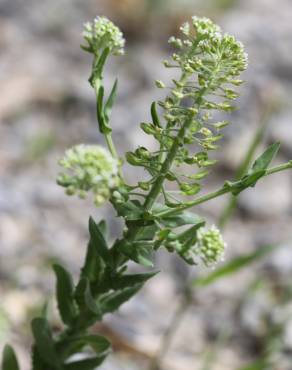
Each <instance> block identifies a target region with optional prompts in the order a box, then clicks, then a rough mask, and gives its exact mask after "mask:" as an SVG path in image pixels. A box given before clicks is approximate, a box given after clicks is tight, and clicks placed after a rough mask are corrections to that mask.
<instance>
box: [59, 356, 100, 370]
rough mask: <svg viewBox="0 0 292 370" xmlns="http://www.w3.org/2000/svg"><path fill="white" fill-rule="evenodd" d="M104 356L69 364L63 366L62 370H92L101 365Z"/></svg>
mask: <svg viewBox="0 0 292 370" xmlns="http://www.w3.org/2000/svg"><path fill="white" fill-rule="evenodd" d="M105 358H106V355H103V356H100V357H94V358H89V359H85V360H81V361H74V362H70V363H69V364H66V365H64V366H63V369H64V370H94V369H96V368H97V367H98V366H99V365H101V364H102V363H103V361H104V360H105Z"/></svg>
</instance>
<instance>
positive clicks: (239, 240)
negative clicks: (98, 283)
mask: <svg viewBox="0 0 292 370" xmlns="http://www.w3.org/2000/svg"><path fill="white" fill-rule="evenodd" d="M149 3H150V1H149ZM158 3H159V4H160V7H159V8H158V6H157V9H156V8H155V6H154V5H155V2H154V5H153V6H154V8H155V9H156V10H155V11H156V13H151V12H150V11H149V9H148V10H147V7H146V6H144V7H143V1H142V0H140V1H138V0H135V1H134V0H131V1H130V0H127V1H126V0H123V1H114V0H111V1H101V0H95V1H94V0H89V1H84V2H83V1H77V0H75V1H68V0H62V1H60V0H58V1H57V0H51V1H43V2H40V1H36V0H26V1H25V2H23V1H20V0H12V1H11V0H6V1H5V0H2V1H0V31H1V32H0V35H1V36H0V49H1V58H0V81H1V92H2V93H1V100H0V177H1V182H0V246H1V248H0V294H1V297H2V299H1V304H0V347H1V346H2V344H3V343H4V342H6V341H10V342H12V343H13V344H14V345H15V348H16V350H17V352H18V354H19V357H20V359H21V363H22V369H23V370H28V369H29V353H28V347H29V344H30V340H31V338H30V333H29V324H28V323H29V320H30V318H31V317H32V316H33V315H34V314H35V313H36V312H38V310H39V309H40V307H41V305H42V304H43V302H44V300H45V299H47V298H48V297H51V296H52V294H53V288H54V287H53V285H54V279H53V274H52V272H51V269H50V265H51V263H52V261H54V260H60V261H62V262H63V263H64V264H65V265H66V266H67V267H68V268H69V269H70V270H71V271H72V272H73V273H74V274H75V276H77V274H78V271H79V268H80V264H81V262H82V258H83V256H84V252H85V245H86V240H87V219H88V215H89V214H92V215H93V216H94V217H95V218H97V219H98V218H101V217H103V218H105V219H107V220H110V228H111V231H112V238H114V237H115V235H117V233H118V231H119V230H120V228H121V225H120V224H119V222H118V221H114V220H113V212H112V210H111V209H110V208H106V207H104V208H101V209H98V210H96V209H94V208H93V207H92V204H91V202H90V200H86V201H82V202H81V201H79V200H78V199H73V198H70V199H69V198H68V197H65V196H64V193H63V190H62V189H61V188H59V187H58V186H57V185H56V184H55V178H56V174H57V172H58V168H57V160H58V158H60V156H61V155H62V153H63V151H64V149H65V148H67V147H69V146H71V145H72V144H75V143H79V142H84V143H96V142H97V143H102V139H101V138H100V136H99V135H98V132H97V126H96V123H95V103H94V97H93V94H92V92H91V90H90V88H89V86H88V83H87V78H88V73H89V66H90V58H89V57H88V56H86V55H84V53H82V52H81V51H80V50H79V47H78V46H79V44H80V43H81V36H80V30H81V24H82V23H83V22H84V21H86V20H87V19H91V18H92V17H94V16H95V14H102V13H103V14H106V15H108V16H112V17H113V18H114V19H117V20H118V22H119V24H121V26H122V27H123V29H124V30H125V31H126V34H127V36H128V38H129V47H128V52H127V55H126V56H125V57H123V58H122V59H119V60H112V61H111V63H110V65H109V67H108V69H107V72H106V81H108V84H109V85H110V84H111V83H112V82H113V81H114V78H115V76H116V75H119V80H120V81H119V82H120V91H119V97H118V101H117V105H116V107H115V110H114V112H113V123H112V126H113V128H114V132H115V134H114V137H115V140H116V143H117V147H118V151H119V152H120V153H123V152H124V151H125V150H129V149H132V148H134V147H135V146H137V144H139V143H143V145H145V146H148V147H151V145H153V143H152V142H151V139H149V137H145V136H142V134H141V131H140V130H139V125H138V123H139V122H141V121H144V120H145V119H148V117H149V105H150V103H151V102H152V101H153V100H154V99H156V98H159V92H157V90H155V89H154V87H153V80H155V79H157V78H159V79H162V80H167V79H169V78H170V75H169V71H167V70H165V69H164V68H163V66H162V64H161V60H163V59H164V58H165V57H166V56H167V53H168V50H167V47H165V40H167V38H168V33H169V32H171V31H172V30H174V29H175V28H176V27H177V25H178V24H179V22H180V21H181V20H182V19H185V18H187V17H189V16H190V15H191V14H192V13H199V14H202V13H204V14H205V15H207V16H209V15H211V16H213V17H215V19H217V20H218V22H219V23H220V24H221V25H222V26H223V27H224V28H225V29H226V30H227V31H229V32H231V33H234V34H235V35H236V36H237V37H239V38H240V39H241V40H242V41H243V42H244V43H245V44H246V48H247V51H248V53H249V59H250V67H249V70H248V71H247V72H246V75H245V79H246V80H247V82H248V83H247V84H246V86H245V87H244V88H243V94H242V97H241V99H240V101H239V102H238V105H239V106H240V110H238V111H236V112H235V113H234V114H233V116H232V119H233V121H234V124H233V125H232V126H230V128H228V129H227V132H226V139H225V141H224V142H223V145H222V152H221V153H220V160H221V162H220V164H219V165H218V166H217V168H216V170H215V171H214V174H213V175H212V176H211V178H210V181H209V182H208V184H206V187H205V190H206V191H208V190H211V189H215V188H216V187H217V186H219V185H220V184H221V183H222V181H223V180H224V179H226V178H231V177H232V176H233V174H234V171H235V170H236V168H237V166H238V164H239V163H240V160H241V158H242V157H243V155H244V153H245V152H246V148H247V146H248V144H249V142H250V141H251V139H252V137H253V135H254V132H255V130H256V129H257V127H258V125H259V124H263V123H264V124H266V125H267V129H266V134H265V137H264V142H263V145H262V147H260V148H259V150H260V149H263V148H264V146H265V145H267V144H269V143H271V142H273V141H276V140H280V141H281V142H282V147H281V150H280V154H279V158H278V160H279V161H285V160H287V159H291V158H292V124H291V117H292V105H291V98H290V97H291V93H292V37H291V35H292V22H291V16H292V3H291V1H290V0H281V1H280V2H275V1H274V0H257V1H252V0H242V1H239V0H238V1H233V2H232V1H230V6H231V5H232V6H231V7H230V8H229V9H225V10H224V11H223V9H222V7H220V8H218V6H217V7H214V6H213V7H212V6H211V5H212V4H211V0H210V1H208V2H206V3H205V5H204V4H203V2H201V4H197V2H195V3H194V2H190V3H192V6H191V5H189V4H185V5H184V6H182V4H181V3H180V2H179V1H178V0H176V1H174V0H173V1H169V3H168V6H165V5H163V1H162V2H161V1H160V2H159V1H157V4H156V5H158ZM186 3H187V2H186ZM207 3H208V4H209V5H208V6H207ZM220 3H221V2H220ZM226 3H227V2H226ZM179 4H180V6H179ZM222 4H223V2H222ZM222 6H223V5H222ZM153 11H154V10H153ZM191 12H192V13H191ZM158 35H159V36H158ZM127 175H128V178H129V179H130V180H134V179H135V178H136V177H137V172H136V171H133V170H132V171H131V169H130V168H127ZM291 181H292V174H291V172H290V173H283V174H280V175H279V176H271V177H269V178H267V179H266V180H265V181H264V182H262V183H259V184H258V185H257V186H256V189H250V190H247V191H246V192H244V194H242V195H241V196H240V198H239V207H238V210H237V211H236V213H235V216H236V217H234V219H233V220H232V221H230V222H229V224H228V226H227V227H226V230H225V239H226V241H227V243H228V252H227V256H226V258H227V260H229V259H231V258H232V257H234V256H238V255H240V254H242V253H246V252H250V251H252V250H255V249H256V248H259V247H262V246H264V245H268V244H272V245H277V246H278V247H277V248H276V250H275V252H274V253H273V254H272V255H270V256H269V257H267V258H266V259H265V260H264V261H263V262H261V263H257V264H255V265H253V266H252V267H249V268H247V269H245V270H244V271H242V272H240V273H238V274H236V275H234V277H232V278H231V279H224V280H221V281H220V282H218V283H216V284H214V285H212V286H210V287H208V288H206V289H197V290H194V292H193V301H192V303H191V304H190V306H189V308H188V309H187V310H186V312H185V313H184V316H183V317H182V320H181V323H180V325H179V327H178V328H177V332H176V334H175V336H174V340H173V341H172V343H171V345H170V348H169V349H168V352H167V353H166V355H165V356H164V358H163V359H162V361H161V370H164V369H167V370H191V369H192V370H193V369H196V370H204V369H205V370H207V369H208V370H211V369H212V370H229V369H230V370H236V369H237V368H238V367H239V366H241V365H243V364H245V363H247V362H248V361H249V360H253V359H257V358H258V357H259V356H260V353H261V352H262V351H263V350H264V349H265V348H266V347H265V346H267V345H268V346H269V348H273V356H274V357H275V359H276V360H275V361H276V362H277V366H278V367H277V370H291V369H292V367H291V363H292V358H291V353H292V300H291V292H290V291H291V287H289V282H290V281H291V277H292V248H291V247H292V229H291V222H292V211H291V209H292V207H291V205H292V187H291ZM227 200H228V198H227V197H225V198H224V197H223V198H222V199H218V200H216V201H212V202H210V203H208V204H207V205H206V206H204V207H199V208H198V211H200V212H201V213H202V214H204V215H205V216H206V217H207V218H208V219H209V220H210V222H216V220H217V219H218V217H219V215H220V213H221V212H222V209H223V207H224V204H225V203H226V201H227ZM156 262H157V267H158V268H159V269H160V270H162V273H161V274H160V275H158V276H157V277H156V278H155V279H153V281H152V282H150V283H149V284H148V285H147V286H146V287H145V288H144V290H143V291H142V292H141V293H140V294H139V295H138V296H137V297H135V298H134V299H133V300H132V301H130V302H129V303H127V304H126V305H125V306H124V307H123V308H122V309H121V311H120V312H119V313H118V314H116V315H114V316H109V317H108V318H107V320H106V326H105V328H102V329H101V328H96V329H97V330H110V331H111V332H110V336H111V338H112V339H113V341H115V342H116V343H117V345H116V351H115V353H114V354H113V355H112V356H111V358H110V359H109V360H108V361H107V362H106V363H105V364H104V365H103V366H102V367H101V369H102V370H115V369H119V370H122V369H127V370H132V369H133V370H136V369H148V368H149V359H150V361H151V359H153V357H154V356H155V353H156V352H157V350H158V348H159V346H160V341H161V337H162V335H163V333H164V332H165V330H166V329H167V327H168V326H169V323H170V321H171V320H172V317H173V315H174V312H175V310H176V309H177V307H178V306H179V303H180V301H181V291H182V287H183V286H184V285H185V284H186V282H187V280H188V279H190V278H191V277H194V276H200V275H201V274H206V273H207V272H208V271H207V270H206V269H205V268H198V269H191V270H189V269H187V268H186V267H185V266H184V264H183V263H182V262H181V261H179V260H177V259H176V258H173V257H172V256H168V255H167V254H166V253H163V252H161V253H159V255H158V256H157V261H156ZM55 311H56V309H55V305H54V304H52V317H53V318H54V319H53V320H55V324H56V325H58V318H57V316H56V312H55ZM277 325H278V326H280V327H281V328H283V329H282V330H281V333H280V334H279V335H271V328H273V327H274V326H277ZM271 336H272V337H273V338H274V339H275V340H276V339H277V340H278V342H277V343H278V344H277V343H276V344H275V343H274V342H275V340H274V342H273V343H272V344H271V343H270V342H271V341H270V342H269V338H270V337H271ZM267 343H268V344H267ZM274 349H275V350H274ZM212 357H214V359H213V360H212ZM208 359H209V360H210V361H211V362H212V364H211V363H210V364H209V365H205V367H204V361H205V362H206V361H207V360H208ZM206 363H207V362H206ZM149 370H150V369H149ZM275 370H276V368H275Z"/></svg>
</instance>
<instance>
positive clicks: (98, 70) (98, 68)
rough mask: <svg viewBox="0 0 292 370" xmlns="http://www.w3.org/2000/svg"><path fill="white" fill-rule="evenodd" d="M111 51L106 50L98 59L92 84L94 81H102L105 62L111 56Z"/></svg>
mask: <svg viewBox="0 0 292 370" xmlns="http://www.w3.org/2000/svg"><path fill="white" fill-rule="evenodd" d="M109 53H110V49H109V48H105V49H104V51H103V52H102V54H101V55H100V57H99V58H98V59H96V63H95V65H94V67H93V72H92V76H91V77H90V79H89V80H90V82H92V81H94V79H101V78H102V73H103V68H104V65H105V62H106V60H107V58H108V56H109Z"/></svg>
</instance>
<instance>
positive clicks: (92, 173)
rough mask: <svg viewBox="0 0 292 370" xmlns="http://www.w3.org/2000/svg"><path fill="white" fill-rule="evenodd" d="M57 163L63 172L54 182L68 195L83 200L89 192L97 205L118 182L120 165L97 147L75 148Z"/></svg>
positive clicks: (104, 199) (105, 198)
mask: <svg viewBox="0 0 292 370" xmlns="http://www.w3.org/2000/svg"><path fill="white" fill-rule="evenodd" d="M59 164H60V165H61V166H62V167H63V168H64V169H65V171H64V172H61V173H60V174H59V176H58V179H57V183H58V184H59V185H61V186H63V187H65V188H66V193H67V194H68V195H74V194H77V195H78V196H79V197H80V198H85V197H86V193H88V192H92V193H93V195H94V203H95V205H96V206H99V205H101V204H102V203H104V202H105V201H106V200H107V199H109V197H110V195H111V192H112V190H113V189H115V188H116V187H117V186H118V185H119V183H120V179H119V176H118V167H119V164H118V162H117V160H116V159H114V158H113V157H112V156H111V154H110V153H109V152H108V151H107V150H106V149H104V148H102V147H100V146H96V145H83V144H80V145H77V146H74V147H73V148H71V149H69V150H67V151H66V153H65V156H64V158H63V159H61V160H60V161H59Z"/></svg>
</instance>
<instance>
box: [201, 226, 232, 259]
mask: <svg viewBox="0 0 292 370" xmlns="http://www.w3.org/2000/svg"><path fill="white" fill-rule="evenodd" d="M225 248H226V243H225V242H224V240H223V238H222V235H221V232H220V231H219V230H218V229H217V227H216V226H214V225H213V226H212V227H211V228H210V229H206V228H204V227H202V228H201V229H199V230H198V233H197V243H196V244H195V250H194V253H195V254H197V255H199V256H200V257H201V259H202V261H203V262H204V263H205V265H206V266H212V265H214V264H216V263H217V262H219V261H220V260H221V261H222V260H223V257H224V252H225Z"/></svg>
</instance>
